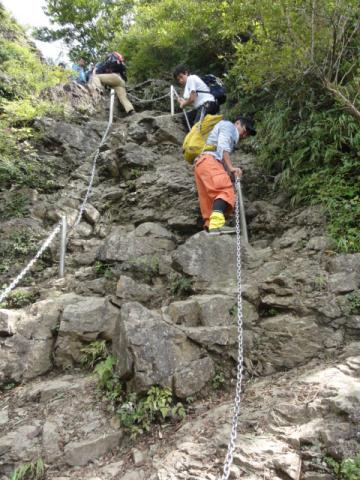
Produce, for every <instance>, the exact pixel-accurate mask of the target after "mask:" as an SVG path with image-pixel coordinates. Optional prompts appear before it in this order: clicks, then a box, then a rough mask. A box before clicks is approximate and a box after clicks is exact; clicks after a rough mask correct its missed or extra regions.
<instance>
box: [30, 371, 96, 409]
mask: <svg viewBox="0 0 360 480" xmlns="http://www.w3.org/2000/svg"><path fill="white" fill-rule="evenodd" d="M88 383H89V380H88V379H87V378H84V379H80V380H78V379H74V378H73V377H72V376H70V375H64V376H61V377H58V378H55V379H52V380H46V381H43V382H39V383H37V384H36V385H34V386H30V387H29V388H27V389H25V391H24V393H23V397H24V398H25V399H26V401H32V402H39V401H40V402H48V401H49V400H52V399H53V398H56V397H57V396H58V395H64V394H65V393H68V392H76V391H81V390H83V389H84V386H86V385H87V384H88Z"/></svg>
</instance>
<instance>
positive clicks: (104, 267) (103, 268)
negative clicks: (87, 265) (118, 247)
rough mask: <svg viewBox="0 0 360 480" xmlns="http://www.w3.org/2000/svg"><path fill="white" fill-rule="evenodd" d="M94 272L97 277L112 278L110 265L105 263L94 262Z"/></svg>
mask: <svg viewBox="0 0 360 480" xmlns="http://www.w3.org/2000/svg"><path fill="white" fill-rule="evenodd" d="M94 268H95V272H96V273H97V274H99V275H102V276H104V277H105V278H108V279H111V278H113V276H114V274H113V272H112V270H111V264H110V263H107V262H102V261H100V260H98V261H97V262H95V267H94Z"/></svg>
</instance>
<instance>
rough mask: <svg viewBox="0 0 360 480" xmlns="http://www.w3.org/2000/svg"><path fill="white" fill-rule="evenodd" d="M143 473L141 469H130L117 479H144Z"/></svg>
mask: <svg viewBox="0 0 360 480" xmlns="http://www.w3.org/2000/svg"><path fill="white" fill-rule="evenodd" d="M144 479H145V473H144V472H143V471H142V470H131V471H130V472H127V473H125V475H123V476H122V477H121V478H120V479H119V480H144Z"/></svg>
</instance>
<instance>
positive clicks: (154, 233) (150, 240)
mask: <svg viewBox="0 0 360 480" xmlns="http://www.w3.org/2000/svg"><path fill="white" fill-rule="evenodd" d="M174 248H175V244H174V241H173V236H172V234H171V233H170V232H169V231H168V230H166V229H165V228H163V227H162V226H161V225H159V224H156V223H143V224H142V225H139V226H138V227H137V228H136V229H135V230H134V231H132V232H130V233H125V231H124V229H123V228H122V227H116V228H115V229H114V230H113V231H112V233H111V234H110V235H109V236H108V237H107V238H106V240H105V242H104V243H103V245H102V246H101V247H100V249H99V251H98V255H97V256H98V258H99V260H104V261H109V260H110V261H120V262H125V261H132V262H134V263H136V261H139V257H154V256H157V255H161V254H162V253H166V252H169V251H171V250H173V249H174Z"/></svg>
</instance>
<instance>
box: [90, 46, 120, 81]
mask: <svg viewBox="0 0 360 480" xmlns="http://www.w3.org/2000/svg"><path fill="white" fill-rule="evenodd" d="M96 73H120V75H121V76H122V77H123V79H124V80H125V81H127V76H126V65H125V61H124V57H123V56H122V55H121V54H120V53H118V52H111V53H110V54H109V55H108V56H107V58H106V60H105V61H104V62H102V63H100V64H98V65H97V66H96Z"/></svg>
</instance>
